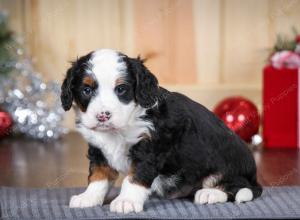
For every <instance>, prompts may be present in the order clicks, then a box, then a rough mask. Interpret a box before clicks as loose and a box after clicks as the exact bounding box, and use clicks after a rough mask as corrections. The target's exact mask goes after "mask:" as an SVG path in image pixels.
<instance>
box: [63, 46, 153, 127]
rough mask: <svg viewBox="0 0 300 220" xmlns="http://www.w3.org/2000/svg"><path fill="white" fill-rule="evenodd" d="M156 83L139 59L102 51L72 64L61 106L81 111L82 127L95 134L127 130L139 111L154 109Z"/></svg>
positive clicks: (107, 50) (110, 51)
mask: <svg viewBox="0 0 300 220" xmlns="http://www.w3.org/2000/svg"><path fill="white" fill-rule="evenodd" d="M157 97H158V81H157V79H156V78H155V76H154V75H153V74H152V73H151V72H150V71H149V70H148V69H147V68H146V67H145V66H144V64H143V61H142V60H141V59H140V58H137V59H134V58H129V57H127V56H126V55H124V54H121V53H119V52H116V51H114V50H109V49H102V50H98V51H95V52H91V53H89V54H87V55H85V56H83V57H80V58H79V59H78V60H77V61H76V62H73V63H72V66H71V68H70V69H69V70H68V71H67V75H66V78H65V79H64V81H63V84H62V90H61V102H62V106H63V108H64V110H66V111H67V110H69V109H70V108H71V107H72V104H73V102H75V104H76V105H77V107H78V108H79V109H80V113H79V114H80V120H81V123H82V124H83V125H84V126H85V127H87V128H90V129H94V130H100V131H103V130H118V129H122V128H124V127H126V125H127V123H128V121H129V119H130V117H132V114H133V112H134V111H136V110H137V109H138V108H139V109H140V108H145V109H146V108H149V107H151V106H153V105H154V104H155V103H156V101H157Z"/></svg>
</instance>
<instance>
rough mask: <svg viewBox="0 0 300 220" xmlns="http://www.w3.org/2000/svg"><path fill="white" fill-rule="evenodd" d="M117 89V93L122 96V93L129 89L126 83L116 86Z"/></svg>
mask: <svg viewBox="0 0 300 220" xmlns="http://www.w3.org/2000/svg"><path fill="white" fill-rule="evenodd" d="M115 91H116V94H117V95H119V96H120V95H123V94H125V92H126V91H127V87H126V86H125V85H124V84H123V85H118V86H117V87H116V88H115Z"/></svg>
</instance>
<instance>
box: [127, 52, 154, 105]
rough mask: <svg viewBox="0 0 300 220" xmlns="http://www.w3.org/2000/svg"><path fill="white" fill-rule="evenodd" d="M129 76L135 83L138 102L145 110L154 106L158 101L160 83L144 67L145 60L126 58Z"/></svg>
mask: <svg viewBox="0 0 300 220" xmlns="http://www.w3.org/2000/svg"><path fill="white" fill-rule="evenodd" d="M124 61H125V62H126V64H127V70H128V73H129V76H130V77H132V78H134V81H135V86H134V87H135V98H136V102H137V103H139V104H140V105H141V106H142V107H144V108H149V107H151V106H153V105H154V104H155V103H156V101H157V99H158V81H157V79H156V77H155V76H154V75H153V74H152V73H151V72H150V71H149V70H148V69H147V67H145V66H144V64H143V62H144V61H143V60H142V59H140V58H139V57H138V58H137V59H134V58H129V57H127V56H126V57H125V58H124Z"/></svg>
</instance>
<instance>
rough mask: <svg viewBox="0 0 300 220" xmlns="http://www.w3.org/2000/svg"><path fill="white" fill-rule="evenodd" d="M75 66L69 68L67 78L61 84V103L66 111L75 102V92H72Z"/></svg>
mask: <svg viewBox="0 0 300 220" xmlns="http://www.w3.org/2000/svg"><path fill="white" fill-rule="evenodd" d="M73 68H74V67H73V66H72V67H71V68H70V69H68V71H67V75H66V78H65V79H64V82H63V84H62V86H61V94H60V99H61V104H62V107H63V109H64V110H65V111H68V110H70V108H71V107H72V103H73V92H72V83H73V77H74V74H73Z"/></svg>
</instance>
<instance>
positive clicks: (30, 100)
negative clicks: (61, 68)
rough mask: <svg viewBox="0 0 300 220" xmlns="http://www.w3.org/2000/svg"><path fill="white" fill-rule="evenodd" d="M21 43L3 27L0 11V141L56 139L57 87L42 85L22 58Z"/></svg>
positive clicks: (58, 116)
mask: <svg viewBox="0 0 300 220" xmlns="http://www.w3.org/2000/svg"><path fill="white" fill-rule="evenodd" d="M21 39H22V38H20V37H19V38H18V37H17V36H15V35H14V34H13V33H12V32H11V31H10V30H9V28H8V27H7V13H6V12H4V11H0V65H1V68H0V107H1V109H0V137H5V136H8V135H10V134H14V135H18V134H24V135H26V136H27V137H30V138H34V139H39V140H52V139H57V138H59V137H60V136H61V134H63V133H65V132H66V129H65V128H64V127H62V126H61V122H62V120H63V113H64V112H63V109H62V108H61V106H60V100H59V99H57V97H59V95H60V84H58V83H55V82H51V81H50V82H48V83H45V82H44V81H43V80H42V78H41V77H40V76H39V74H38V73H37V72H36V71H35V70H34V69H33V67H32V64H31V60H30V59H29V58H27V57H26V53H25V51H24V50H23V48H22V44H21Z"/></svg>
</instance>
